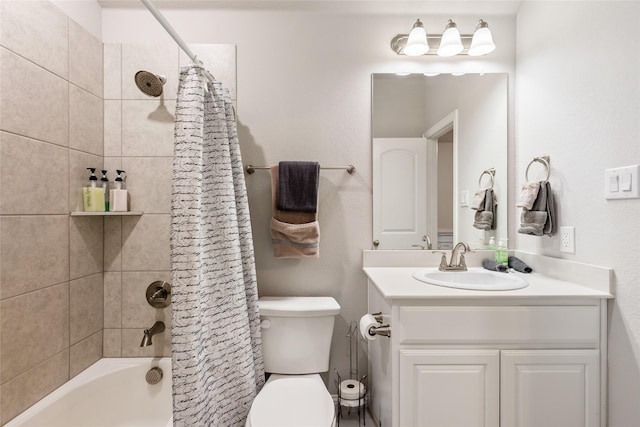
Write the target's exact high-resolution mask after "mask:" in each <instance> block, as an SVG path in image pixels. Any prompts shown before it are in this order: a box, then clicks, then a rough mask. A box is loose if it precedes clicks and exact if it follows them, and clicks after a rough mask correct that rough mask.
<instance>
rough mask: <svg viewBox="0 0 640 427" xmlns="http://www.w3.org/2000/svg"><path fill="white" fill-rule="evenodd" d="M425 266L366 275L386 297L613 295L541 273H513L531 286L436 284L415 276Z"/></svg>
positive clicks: (378, 269)
mask: <svg viewBox="0 0 640 427" xmlns="http://www.w3.org/2000/svg"><path fill="white" fill-rule="evenodd" d="M422 268H424V267H365V268H363V270H364V272H365V274H366V275H367V277H368V278H369V279H370V281H371V283H373V285H374V286H375V287H376V288H377V289H378V290H379V291H380V292H381V293H382V296H383V297H384V298H385V299H488V298H492V299H522V298H581V299H583V298H586V299H603V298H604V299H607V298H613V295H611V294H610V293H608V292H604V291H601V290H597V289H593V288H590V287H587V286H582V285H580V284H578V283H573V282H569V281H566V280H560V279H555V278H551V277H549V276H545V275H542V274H539V273H528V274H527V273H518V272H511V271H510V272H509V273H504V274H514V275H518V276H520V277H522V278H523V279H525V280H526V281H527V282H528V283H529V286H527V287H526V288H522V289H515V290H510V291H478V290H466V289H455V288H448V287H444V286H436V285H431V284H428V283H424V282H421V281H419V280H417V279H414V278H413V273H415V272H416V271H418V270H421V269H422Z"/></svg>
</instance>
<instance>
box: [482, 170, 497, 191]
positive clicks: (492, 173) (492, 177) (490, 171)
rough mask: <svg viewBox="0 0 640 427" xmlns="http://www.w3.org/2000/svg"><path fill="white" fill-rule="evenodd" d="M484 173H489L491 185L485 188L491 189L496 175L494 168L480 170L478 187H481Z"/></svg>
mask: <svg viewBox="0 0 640 427" xmlns="http://www.w3.org/2000/svg"><path fill="white" fill-rule="evenodd" d="M485 175H489V178H490V179H491V187H487V189H489V188H491V189H493V183H494V178H495V176H496V169H495V168H490V169H485V170H483V171H482V173H481V174H480V179H479V180H478V185H479V186H480V187H482V177H483V176H485Z"/></svg>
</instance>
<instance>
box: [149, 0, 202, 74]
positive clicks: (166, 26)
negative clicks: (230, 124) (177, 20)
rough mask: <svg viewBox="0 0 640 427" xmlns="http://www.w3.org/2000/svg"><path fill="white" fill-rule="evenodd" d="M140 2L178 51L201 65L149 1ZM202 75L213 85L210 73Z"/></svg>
mask: <svg viewBox="0 0 640 427" xmlns="http://www.w3.org/2000/svg"><path fill="white" fill-rule="evenodd" d="M140 1H141V2H142V4H144V5H145V7H146V8H147V9H149V12H151V14H152V15H153V16H154V17H155V18H156V19H157V20H158V22H159V23H160V25H162V26H163V27H164V29H165V30H166V31H167V33H169V35H170V36H171V37H172V38H173V40H175V42H176V43H178V46H180V49H182V50H183V51H184V53H186V54H187V56H188V57H189V58H190V59H191V61H192V62H193V63H195V64H198V65H203V64H202V61H200V60H199V59H198V58H197V56H196V55H195V54H194V53H193V52H192V51H191V49H189V46H187V44H186V43H185V42H184V40H182V39H181V38H180V36H179V35H178V33H176V30H174V29H173V27H172V26H171V24H170V23H169V21H167V19H166V18H165V17H164V15H163V14H162V13H160V11H159V10H158V9H156V7H155V6H154V5H153V3H151V2H150V1H149V0H140ZM204 75H205V76H206V77H207V79H208V80H209V81H210V82H211V83H213V81H214V78H213V76H212V75H211V73H209V71H207V70H204Z"/></svg>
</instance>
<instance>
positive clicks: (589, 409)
mask: <svg viewBox="0 0 640 427" xmlns="http://www.w3.org/2000/svg"><path fill="white" fill-rule="evenodd" d="M598 357H599V355H598V351H597V350H526V351H525V350H521V351H517V350H513V351H506V350H505V351H503V352H502V360H501V374H500V375H501V389H500V393H501V402H500V404H501V425H503V426H509V427H596V426H599V424H600V420H599V410H600V402H599V400H600V381H599V379H600V374H599V360H598Z"/></svg>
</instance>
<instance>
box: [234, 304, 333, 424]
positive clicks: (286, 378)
mask: <svg viewBox="0 0 640 427" xmlns="http://www.w3.org/2000/svg"><path fill="white" fill-rule="evenodd" d="M258 306H259V308H260V320H261V327H262V353H263V357H264V369H265V372H268V373H270V374H271V375H270V376H269V378H268V379H267V382H266V383H265V385H264V387H263V388H262V390H261V391H260V393H258V395H257V396H256V398H255V399H254V401H253V404H252V405H251V409H250V411H249V416H248V417H247V422H246V424H245V427H332V426H334V416H335V404H334V402H333V398H332V397H331V395H330V394H329V391H328V390H327V388H326V387H325V385H324V382H323V381H322V378H320V375H319V373H320V372H326V371H328V370H329V349H330V348H331V336H332V335H333V324H334V321H335V316H336V315H337V314H338V313H339V312H340V305H339V304H338V302H337V301H336V300H335V299H333V298H331V297H261V298H260V299H259V300H258Z"/></svg>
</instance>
